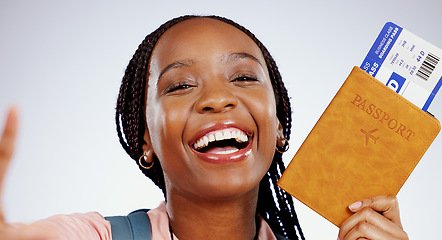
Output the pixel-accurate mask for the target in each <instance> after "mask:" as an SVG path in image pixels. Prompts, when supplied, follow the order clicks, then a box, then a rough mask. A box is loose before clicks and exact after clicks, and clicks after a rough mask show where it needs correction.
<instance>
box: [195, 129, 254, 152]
mask: <svg viewBox="0 0 442 240" xmlns="http://www.w3.org/2000/svg"><path fill="white" fill-rule="evenodd" d="M225 139H235V140H236V141H237V142H239V143H243V142H247V141H248V140H249V138H248V136H247V134H246V133H244V132H243V131H241V130H239V129H236V128H232V129H224V130H218V131H214V132H210V133H208V134H206V135H205V136H203V137H201V138H199V139H198V140H197V141H196V142H195V143H194V144H193V147H194V148H195V149H201V148H203V147H207V146H208V145H209V143H210V142H214V141H221V140H225ZM232 151H233V152H235V151H237V150H229V151H223V152H222V153H219V154H228V153H232ZM226 152H228V153H226Z"/></svg>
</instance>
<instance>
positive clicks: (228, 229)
mask: <svg viewBox="0 0 442 240" xmlns="http://www.w3.org/2000/svg"><path fill="white" fill-rule="evenodd" d="M258 189H259V187H255V188H254V189H252V190H251V191H250V192H248V193H246V194H243V195H242V196H239V197H235V198H229V199H224V200H218V199H217V200H213V199H202V198H200V197H197V196H191V197H189V196H183V195H182V194H179V193H178V192H177V191H173V190H171V191H168V193H167V196H168V198H167V203H166V207H167V213H168V215H169V219H170V227H171V231H173V233H174V234H175V235H176V236H177V237H178V238H179V239H180V240H188V239H214V240H216V239H222V240H226V239H232V240H236V239H241V240H243V239H250V240H252V239H254V238H255V236H256V234H257V228H258V226H256V221H255V217H256V206H257V200H258Z"/></svg>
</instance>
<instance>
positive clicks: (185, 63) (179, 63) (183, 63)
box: [158, 59, 195, 80]
mask: <svg viewBox="0 0 442 240" xmlns="http://www.w3.org/2000/svg"><path fill="white" fill-rule="evenodd" d="M194 63H195V62H194V61H192V60H190V59H184V60H179V61H176V62H173V63H171V64H169V65H167V66H166V67H165V68H164V69H163V70H162V71H161V72H160V75H159V76H158V80H160V78H161V76H163V74H165V73H166V72H167V71H169V70H171V69H173V68H180V67H190V66H191V65H192V64H194Z"/></svg>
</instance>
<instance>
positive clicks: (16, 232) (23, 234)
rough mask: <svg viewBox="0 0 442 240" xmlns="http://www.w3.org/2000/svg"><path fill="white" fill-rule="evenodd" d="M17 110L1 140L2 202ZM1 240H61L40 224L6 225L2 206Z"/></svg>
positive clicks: (13, 143) (13, 109) (14, 135)
mask: <svg viewBox="0 0 442 240" xmlns="http://www.w3.org/2000/svg"><path fill="white" fill-rule="evenodd" d="M17 126H18V117H17V109H16V108H15V107H12V108H11V109H10V110H9V114H8V117H7V120H6V124H5V128H4V130H3V135H2V137H1V139H0V200H1V197H2V193H3V191H2V190H3V189H2V186H3V181H4V178H5V175H6V170H7V168H8V165H9V162H10V161H11V158H12V154H13V152H14V145H15V137H16V135H17ZM0 239H5V240H44V239H54V240H55V239H59V238H58V237H57V234H56V233H55V232H54V231H52V229H50V227H48V226H43V225H38V224H30V225H26V224H20V223H16V224H8V223H5V219H4V215H3V206H2V205H1V204H0Z"/></svg>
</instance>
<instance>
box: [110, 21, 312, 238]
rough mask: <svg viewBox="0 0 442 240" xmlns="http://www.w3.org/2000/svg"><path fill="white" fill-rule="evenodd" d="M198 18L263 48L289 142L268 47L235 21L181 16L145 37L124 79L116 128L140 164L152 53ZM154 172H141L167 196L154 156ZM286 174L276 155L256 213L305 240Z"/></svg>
mask: <svg viewBox="0 0 442 240" xmlns="http://www.w3.org/2000/svg"><path fill="white" fill-rule="evenodd" d="M197 17H207V18H212V19H216V20H219V21H222V22H225V23H227V24H230V25H232V26H234V27H236V28H238V29H239V30H241V31H242V32H244V33H245V34H247V35H248V36H249V37H250V38H251V39H252V40H253V41H254V42H255V43H256V44H257V46H258V47H259V48H260V50H261V52H262V54H263V56H264V59H265V61H266V65H267V68H268V71H269V75H270V81H271V83H272V86H273V92H274V95H275V99H276V110H277V117H278V119H279V121H280V123H281V125H282V127H283V133H284V137H285V138H286V139H287V140H289V139H290V129H291V121H292V118H291V107H290V101H289V97H288V94H287V89H286V88H285V86H284V83H283V82H282V78H281V75H280V73H279V70H278V67H277V66H276V63H275V61H274V60H273V58H272V56H271V55H270V53H269V52H268V50H267V49H266V47H265V46H264V45H263V44H262V43H261V42H260V41H259V40H258V39H257V38H256V37H255V35H254V34H253V33H251V32H250V31H249V30H248V29H246V28H244V27H243V26H241V25H239V24H237V23H235V22H233V21H232V20H229V19H226V18H223V17H218V16H192V15H187V16H182V17H178V18H175V19H172V20H169V21H168V22H166V23H164V24H163V25H161V26H160V27H159V28H158V29H157V30H155V31H154V32H152V33H151V34H149V35H148V36H146V38H145V39H144V40H143V42H142V43H141V44H140V45H139V46H138V49H137V50H136V52H135V54H134V55H133V57H132V59H131V60H130V62H129V65H128V66H127V68H126V71H125V74H124V77H123V79H122V83H121V87H120V92H119V95H118V100H117V107H116V117H115V121H116V125H117V133H118V137H119V139H120V143H121V145H122V146H123V148H124V150H125V151H126V152H127V153H128V154H129V156H130V157H131V158H132V159H134V160H135V162H136V163H137V164H138V165H139V163H138V158H139V157H140V156H141V155H142V154H143V148H142V147H143V145H144V144H146V142H145V141H144V133H145V131H146V127H147V126H146V124H147V123H146V117H145V114H146V81H147V74H148V72H147V71H148V69H147V68H148V62H149V59H150V56H151V54H152V50H153V48H154V46H155V44H156V43H157V41H158V39H159V38H160V37H161V35H162V34H163V33H164V32H165V31H166V30H167V29H169V28H170V27H172V26H173V25H175V24H177V23H179V22H181V21H184V20H187V19H190V18H197ZM153 161H154V165H153V167H152V168H151V169H148V170H147V169H144V168H142V167H141V166H139V168H140V170H141V171H142V172H143V173H144V174H145V175H146V176H147V177H149V178H150V179H151V180H152V181H153V182H154V183H155V184H156V185H157V186H158V187H159V188H161V190H162V191H163V194H164V195H166V187H165V183H164V175H163V170H162V168H161V164H160V162H159V161H158V158H157V157H156V156H154V158H153ZM284 170H285V166H284V163H283V161H282V154H281V153H279V152H276V151H275V155H274V158H273V161H272V164H271V166H270V168H269V170H268V172H267V173H266V175H265V176H264V177H263V179H262V180H261V182H260V188H259V195H258V206H257V212H258V213H259V214H260V215H261V216H262V217H263V218H264V219H266V220H267V222H268V224H269V225H270V227H271V228H272V230H273V231H275V232H277V233H279V234H282V235H284V236H286V237H287V238H289V239H305V238H304V235H303V233H302V230H301V227H300V224H299V221H298V218H297V215H296V212H295V209H294V205H293V199H292V197H291V196H290V195H288V194H287V193H286V192H285V191H283V190H282V189H281V188H279V187H278V186H277V184H276V183H277V181H278V180H279V178H280V177H281V175H282V173H283V172H284Z"/></svg>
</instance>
